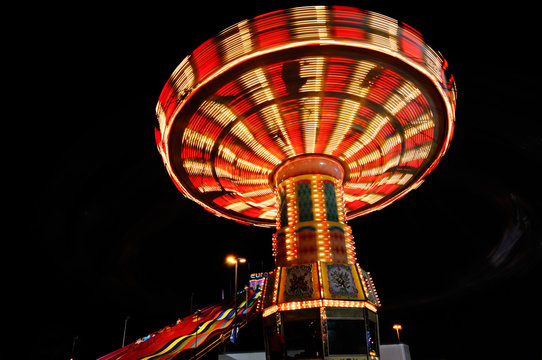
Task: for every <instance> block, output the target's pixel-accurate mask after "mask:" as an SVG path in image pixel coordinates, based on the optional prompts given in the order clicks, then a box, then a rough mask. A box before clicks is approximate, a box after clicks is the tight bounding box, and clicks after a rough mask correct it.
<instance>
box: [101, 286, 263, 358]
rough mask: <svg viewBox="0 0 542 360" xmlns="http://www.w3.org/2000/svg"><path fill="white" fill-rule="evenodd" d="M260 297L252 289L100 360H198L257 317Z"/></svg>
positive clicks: (257, 291)
mask: <svg viewBox="0 0 542 360" xmlns="http://www.w3.org/2000/svg"><path fill="white" fill-rule="evenodd" d="M260 298H261V290H260V289H257V290H254V289H252V288H249V290H248V293H245V291H243V292H242V293H240V294H239V295H238V296H237V299H238V301H236V302H234V300H228V301H225V302H222V303H219V304H216V305H212V306H208V307H206V308H203V309H200V310H199V311H198V312H196V313H194V314H191V315H189V316H186V317H184V318H183V319H179V320H178V321H177V323H176V324H174V325H171V326H166V327H164V328H162V329H160V330H158V331H156V332H154V333H151V334H149V335H147V336H145V337H142V338H140V339H138V340H137V341H135V342H133V343H131V344H128V345H127V346H124V347H123V348H120V349H118V350H116V351H114V352H112V353H109V354H107V355H105V356H103V357H100V358H99V359H98V360H117V359H121V358H122V359H123V360H161V359H163V360H165V359H173V358H175V359H182V358H187V359H188V358H190V359H197V358H199V357H201V356H202V355H203V354H205V353H207V352H208V351H210V350H211V349H212V348H214V347H216V346H218V345H219V344H220V343H223V342H224V341H227V339H228V338H229V337H230V334H231V332H232V329H233V328H234V326H236V327H237V330H238V329H239V328H241V327H243V326H244V325H245V324H246V323H247V322H248V321H249V320H250V319H252V318H254V317H255V316H256V312H258V311H259V303H260Z"/></svg>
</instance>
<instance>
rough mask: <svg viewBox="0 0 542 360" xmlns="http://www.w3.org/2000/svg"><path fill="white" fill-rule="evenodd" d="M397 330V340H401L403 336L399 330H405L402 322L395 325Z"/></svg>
mask: <svg viewBox="0 0 542 360" xmlns="http://www.w3.org/2000/svg"><path fill="white" fill-rule="evenodd" d="M393 328H394V329H395V331H397V342H399V343H400V342H401V337H400V336H399V330H403V327H402V326H401V325H400V324H395V325H393Z"/></svg>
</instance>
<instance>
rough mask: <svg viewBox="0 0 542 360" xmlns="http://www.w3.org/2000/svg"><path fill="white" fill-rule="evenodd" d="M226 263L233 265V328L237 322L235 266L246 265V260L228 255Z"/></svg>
mask: <svg viewBox="0 0 542 360" xmlns="http://www.w3.org/2000/svg"><path fill="white" fill-rule="evenodd" d="M226 262H227V263H228V264H231V265H235V280H234V285H233V286H234V289H233V319H234V320H233V326H234V327H235V324H236V321H237V265H238V264H239V263H246V262H247V259H245V258H242V257H238V256H235V255H230V256H228V257H227V258H226ZM234 331H235V328H234Z"/></svg>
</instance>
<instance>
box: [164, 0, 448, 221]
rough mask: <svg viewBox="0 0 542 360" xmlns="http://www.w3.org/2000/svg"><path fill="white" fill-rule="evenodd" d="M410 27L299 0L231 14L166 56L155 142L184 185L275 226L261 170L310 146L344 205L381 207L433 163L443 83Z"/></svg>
mask: <svg viewBox="0 0 542 360" xmlns="http://www.w3.org/2000/svg"><path fill="white" fill-rule="evenodd" d="M446 66H447V65H446V62H445V60H444V59H442V58H441V57H440V56H439V55H437V54H436V53H435V52H434V51H433V50H432V49H431V48H429V47H428V46H427V45H426V44H425V43H424V41H423V39H422V37H421V35H419V34H418V33H417V32H416V31H415V30H413V29H412V28H410V27H408V26H407V25H405V24H402V23H398V22H397V21H396V20H394V19H391V18H388V17H386V16H383V15H380V14H376V13H373V12H367V11H363V10H360V9H355V8H347V7H338V6H331V7H306V8H295V9H289V10H282V11H276V12H272V13H269V14H266V15H262V16H259V17H256V18H254V19H252V20H246V21H242V22H240V23H238V24H236V25H233V26H231V27H229V28H228V29H226V30H224V31H222V32H221V33H220V34H219V35H218V36H216V37H215V38H212V39H210V40H208V41H206V42H205V43H204V44H202V45H201V46H200V47H198V48H197V49H196V50H195V51H194V52H193V53H192V54H191V55H190V56H188V57H187V58H185V59H184V60H183V61H182V62H181V64H180V65H179V66H178V67H177V69H176V70H175V72H174V73H173V75H172V76H171V78H170V79H169V81H168V82H167V84H166V86H165V87H164V89H163V91H162V93H161V95H160V99H159V103H158V105H157V116H158V119H159V125H160V130H159V131H158V130H157V132H156V137H157V143H158V148H159V151H160V153H161V154H162V157H163V160H164V163H165V165H166V168H167V169H168V172H169V173H170V176H171V177H172V179H173V181H174V182H175V184H176V185H177V187H178V188H179V189H180V191H181V192H182V193H183V194H184V195H185V196H187V197H188V198H190V199H192V200H194V201H196V202H198V203H200V204H201V205H202V206H203V207H205V208H206V209H207V210H209V211H211V212H213V213H215V214H217V215H220V216H225V217H228V218H231V219H234V220H236V221H240V222H244V223H251V224H256V225H261V226H275V225H276V221H277V209H276V205H275V204H276V200H277V196H278V195H277V194H276V191H275V188H274V183H273V179H272V177H273V175H274V173H275V171H276V169H277V168H278V167H279V166H280V165H281V164H283V163H284V162H285V161H287V160H288V159H292V158H295V157H297V156H300V155H304V154H322V155H326V156H329V157H331V158H333V159H336V160H338V161H339V162H340V164H341V165H342V167H343V168H344V179H343V184H342V185H343V191H344V206H345V210H346V218H348V219H350V218H353V217H356V216H359V215H363V214H366V213H368V212H371V211H374V210H377V209H380V208H382V207H384V206H387V205H388V204H390V203H391V202H393V201H394V200H396V199H398V198H400V197H401V196H403V195H405V194H406V193H407V192H408V191H410V190H411V189H413V188H415V187H416V186H418V185H419V184H420V182H421V180H422V179H423V177H424V176H425V175H426V174H427V173H429V172H430V171H431V170H432V169H433V168H434V167H435V166H436V164H437V163H438V161H439V159H440V157H441V156H442V155H443V154H444V153H445V152H446V150H447V147H448V145H449V143H450V140H451V137H452V133H453V127H454V111H455V97H456V95H455V94H456V92H455V85H454V83H453V80H451V79H450V80H448V79H447V78H446V77H445V74H444V70H445V68H446Z"/></svg>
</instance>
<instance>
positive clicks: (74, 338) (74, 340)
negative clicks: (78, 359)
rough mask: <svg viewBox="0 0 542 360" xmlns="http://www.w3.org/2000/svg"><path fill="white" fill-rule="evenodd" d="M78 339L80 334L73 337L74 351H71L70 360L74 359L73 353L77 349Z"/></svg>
mask: <svg viewBox="0 0 542 360" xmlns="http://www.w3.org/2000/svg"><path fill="white" fill-rule="evenodd" d="M77 339H79V336H74V337H73V344H72V353H71V356H70V360H73V353H74V351H75V343H76V342H77Z"/></svg>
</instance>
